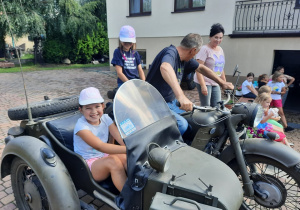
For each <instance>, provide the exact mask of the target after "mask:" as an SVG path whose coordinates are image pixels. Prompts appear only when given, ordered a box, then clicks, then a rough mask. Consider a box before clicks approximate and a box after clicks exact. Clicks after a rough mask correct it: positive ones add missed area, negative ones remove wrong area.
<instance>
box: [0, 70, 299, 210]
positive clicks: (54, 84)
mask: <svg viewBox="0 0 300 210" xmlns="http://www.w3.org/2000/svg"><path fill="white" fill-rule="evenodd" d="M24 78H25V83H26V88H27V95H28V100H29V102H30V103H32V102H38V101H42V100H43V98H44V96H45V95H47V96H48V97H50V98H57V97H62V96H70V95H77V94H79V92H80V91H81V90H82V89H83V88H86V87H89V86H94V87H96V88H99V90H100V92H101V94H102V96H103V97H104V99H105V100H106V101H108V99H107V96H106V92H107V91H108V90H111V89H112V88H114V87H115V86H116V74H115V72H112V71H109V68H102V69H93V68H90V69H85V70H84V69H72V70H52V71H50V70H49V71H36V72H25V73H24ZM0 91H1V94H0V107H1V109H0V155H1V154H2V151H3V149H4V147H5V144H4V138H5V137H6V136H7V131H8V129H9V128H10V127H13V126H17V125H19V121H11V120H10V119H9V118H8V116H7V110H8V109H9V108H11V107H16V106H19V105H23V104H25V103H26V102H25V97H24V88H23V82H22V75H21V73H3V74H0ZM185 94H186V95H187V97H188V98H190V99H191V100H192V101H193V102H194V103H196V104H199V98H198V95H197V91H196V89H195V90H192V91H185ZM286 115H287V120H288V122H292V123H297V124H300V113H293V112H288V113H286ZM299 134H300V130H299V129H298V130H294V131H292V132H288V133H287V134H286V135H287V138H288V140H289V141H290V142H292V143H294V144H295V146H294V148H295V150H297V151H298V152H300V141H299ZM78 195H79V197H80V198H81V199H82V200H83V201H85V202H86V203H90V204H93V205H94V206H95V207H96V208H98V209H101V210H104V209H111V208H109V207H108V206H106V205H104V204H103V203H102V202H101V201H99V200H97V199H96V200H95V199H94V198H92V197H91V196H89V195H87V194H86V193H85V192H83V191H79V192H78ZM0 209H1V210H13V209H17V207H16V204H15V200H14V196H13V193H12V188H11V182H10V176H7V177H5V178H4V179H2V180H0Z"/></svg>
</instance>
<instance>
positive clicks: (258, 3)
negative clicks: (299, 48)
mask: <svg viewBox="0 0 300 210" xmlns="http://www.w3.org/2000/svg"><path fill="white" fill-rule="evenodd" d="M296 1H299V0H282V1H270V0H269V1H265V0H250V1H237V2H236V5H235V19H234V33H239V32H270V33H276V32H279V31H280V32H282V31H287V32H292V31H294V32H297V31H298V32H299V31H300V25H299V18H300V8H299V7H296V6H297V5H296ZM298 6H299V5H298Z"/></svg>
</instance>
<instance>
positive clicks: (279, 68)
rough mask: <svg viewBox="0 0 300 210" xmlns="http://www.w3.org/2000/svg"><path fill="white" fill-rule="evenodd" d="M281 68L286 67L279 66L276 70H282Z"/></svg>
mask: <svg viewBox="0 0 300 210" xmlns="http://www.w3.org/2000/svg"><path fill="white" fill-rule="evenodd" d="M281 69H284V67H283V66H278V67H277V68H276V69H275V71H280V70H281Z"/></svg>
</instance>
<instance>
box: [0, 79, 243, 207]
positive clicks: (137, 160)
mask: <svg viewBox="0 0 300 210" xmlns="http://www.w3.org/2000/svg"><path fill="white" fill-rule="evenodd" d="M71 98H72V97H71ZM45 99H46V100H45V101H44V102H40V103H38V105H36V106H33V108H31V111H32V112H33V113H35V114H34V116H35V117H34V118H33V119H31V117H28V118H29V119H27V117H24V116H21V114H20V115H19V114H18V113H24V112H25V110H26V108H24V107H21V108H20V107H19V108H15V109H13V110H10V111H9V113H10V116H13V118H14V119H16V118H18V119H20V118H26V119H23V120H22V121H21V124H20V126H17V127H13V128H11V129H10V130H9V131H8V137H7V138H6V139H5V141H6V146H5V148H4V151H3V154H2V161H1V177H2V178H4V177H6V176H7V175H11V182H12V188H13V192H14V195H15V199H16V204H17V206H18V208H19V209H34V210H35V209H52V210H53V209H55V210H66V209H70V210H75V209H80V208H81V205H80V201H79V198H78V195H77V192H76V191H77V190H79V189H81V190H84V191H85V192H87V193H88V194H89V195H91V196H93V197H95V198H98V199H99V200H101V201H103V202H104V203H106V204H107V205H109V206H111V207H112V208H114V209H126V210H127V209H129V210H130V209H132V210H137V209H152V210H154V209H155V210H156V209H205V210H214V209H216V210H217V209H226V210H236V209H239V208H240V206H241V204H242V200H243V190H242V187H241V184H240V181H239V179H238V177H237V176H236V174H235V173H234V172H233V171H232V170H231V169H230V168H229V167H228V166H227V165H226V164H224V163H223V162H221V161H220V160H218V159H216V158H214V157H212V156H211V155H208V154H206V153H205V152H202V151H199V150H197V149H195V148H192V147H190V146H188V145H187V144H185V143H184V142H183V140H182V137H181V135H180V133H179V131H178V129H177V125H176V120H175V118H174V117H173V116H172V114H171V112H170V110H169V108H168V106H167V104H166V103H165V101H164V100H163V98H162V96H161V95H160V94H159V92H158V91H157V90H156V89H155V88H154V87H153V86H151V85H150V84H148V83H146V82H144V81H141V80H130V81H128V82H126V83H124V84H123V85H122V86H121V87H120V88H119V89H118V91H117V94H116V96H115V99H114V104H113V110H114V119H115V122H116V124H117V127H118V129H119V131H120V134H121V136H122V138H123V139H124V142H125V144H126V148H127V158H128V159H127V164H128V170H127V175H128V179H127V181H126V183H125V186H124V188H123V190H122V191H121V192H120V193H119V192H118V191H116V189H115V188H114V186H113V185H111V184H112V183H111V180H110V178H109V179H108V180H105V181H103V182H100V183H99V182H96V181H95V180H94V179H93V178H92V176H91V173H90V170H89V168H88V166H87V164H86V162H85V161H84V160H83V158H82V157H81V156H80V155H78V154H76V153H75V152H74V150H73V129H74V126H75V124H76V121H77V119H78V118H79V117H80V116H81V114H80V113H79V112H78V111H74V110H69V111H65V110H64V109H61V108H62V107H61V106H59V107H60V109H59V110H57V109H56V108H55V107H56V105H57V104H60V105H62V104H63V102H61V103H59V102H57V101H56V102H54V101H55V100H51V99H49V98H45ZM69 99H70V98H69ZM69 99H65V100H69ZM61 101H64V99H61ZM52 103H54V104H56V105H55V106H54V105H53V106H52V105H51V104H52ZM77 105H78V104H77ZM69 106H70V104H69ZM45 107H48V108H45ZM50 107H52V109H51V112H48V114H49V113H55V114H51V115H50V116H49V115H48V116H45V115H47V112H46V111H42V110H43V109H44V110H49V109H50ZM36 109H38V110H39V111H38V112H34V111H35V110H36ZM17 110H19V111H17ZM21 110H22V111H21ZM59 112H60V113H59ZM11 113H14V114H13V115H11ZM37 113H38V114H37ZM42 113H43V116H38V115H42ZM229 192H230V193H229Z"/></svg>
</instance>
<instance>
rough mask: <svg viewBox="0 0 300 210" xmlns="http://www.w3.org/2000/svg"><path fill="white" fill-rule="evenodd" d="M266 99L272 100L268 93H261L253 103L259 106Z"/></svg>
mask: <svg viewBox="0 0 300 210" xmlns="http://www.w3.org/2000/svg"><path fill="white" fill-rule="evenodd" d="M267 99H272V97H271V94H270V93H261V94H259V95H258V96H257V97H256V99H255V100H254V102H255V103H258V104H261V103H262V102H264V101H266V100H267Z"/></svg>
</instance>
